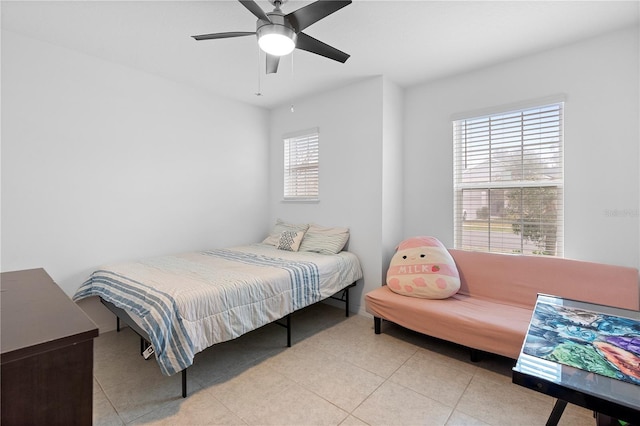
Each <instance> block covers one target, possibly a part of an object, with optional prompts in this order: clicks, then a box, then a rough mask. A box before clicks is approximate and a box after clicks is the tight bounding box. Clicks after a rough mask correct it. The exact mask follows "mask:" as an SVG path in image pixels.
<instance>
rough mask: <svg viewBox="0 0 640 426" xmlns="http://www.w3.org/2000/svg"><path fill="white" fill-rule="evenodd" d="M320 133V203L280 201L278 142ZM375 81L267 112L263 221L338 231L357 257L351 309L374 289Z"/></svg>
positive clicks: (378, 191)
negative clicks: (343, 230) (342, 229)
mask: <svg viewBox="0 0 640 426" xmlns="http://www.w3.org/2000/svg"><path fill="white" fill-rule="evenodd" d="M312 127H319V129H320V189H319V191H320V202H319V203H313V204H305V203H290V202H283V201H282V198H283V195H282V185H283V142H282V136H283V135H284V134H286V133H289V132H294V131H297V130H304V129H308V128H312ZM382 128H383V78H382V77H375V78H371V79H367V80H365V81H363V82H359V83H356V84H353V85H350V86H347V87H343V88H341V89H337V90H333V91H330V92H326V93H323V94H320V95H317V96H314V97H310V98H307V99H305V100H302V101H298V102H296V103H295V112H293V113H292V112H291V111H290V109H289V106H283V107H282V108H277V109H274V110H272V113H271V154H270V155H271V157H270V170H271V171H270V194H269V197H270V216H271V221H272V223H273V222H274V221H275V219H276V218H282V219H284V220H286V221H289V222H296V223H297V222H305V223H307V222H316V223H318V224H320V225H324V226H346V227H348V228H349V229H350V231H351V238H350V241H349V251H352V252H354V253H355V254H356V255H357V256H358V257H359V259H360V261H361V263H362V266H363V269H364V280H363V281H364V285H361V284H360V283H359V285H358V286H357V288H356V289H355V290H352V294H353V296H354V297H353V300H354V303H353V305H352V310H359V309H360V306H361V298H362V295H363V294H364V293H366V292H367V291H369V290H371V289H373V288H376V287H377V286H379V285H380V284H381V273H380V271H381V269H382V263H381V259H382V256H381V241H382V208H381V206H382V144H383V131H382Z"/></svg>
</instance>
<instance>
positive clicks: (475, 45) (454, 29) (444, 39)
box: [1, 0, 640, 108]
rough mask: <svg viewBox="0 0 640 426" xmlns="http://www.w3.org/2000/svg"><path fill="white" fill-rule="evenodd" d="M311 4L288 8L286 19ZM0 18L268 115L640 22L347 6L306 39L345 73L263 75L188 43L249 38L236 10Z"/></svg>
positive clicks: (83, 9) (608, 5) (632, 4)
mask: <svg viewBox="0 0 640 426" xmlns="http://www.w3.org/2000/svg"><path fill="white" fill-rule="evenodd" d="M257 3H258V4H259V5H260V6H261V7H262V9H263V10H265V11H271V10H272V8H273V7H272V6H271V5H270V4H269V3H268V2H267V1H266V0H257ZM309 3H311V2H310V1H297V0H291V1H289V2H288V3H287V4H285V5H284V6H283V11H284V12H285V13H288V12H291V11H293V10H295V9H298V8H300V7H302V6H304V5H307V4H309ZM1 13H2V28H3V29H8V30H10V31H14V32H17V33H20V34H23V35H26V36H30V37H33V38H36V39H40V40H43V41H47V42H50V43H54V44H57V45H61V46H64V47H68V48H70V49H74V50H78V51H81V52H84V53H86V54H88V55H92V56H96V57H99V58H103V59H106V60H108V61H113V62H117V63H120V64H124V65H127V66H129V67H132V68H136V69H139V70H143V71H146V72H149V73H153V74H157V75H160V76H163V77H166V78H168V79H172V80H175V81H178V82H181V83H184V84H188V85H190V86H192V87H195V88H197V89H199V90H205V91H210V92H213V93H215V94H218V95H221V96H224V97H228V98H232V99H237V100H240V101H242V102H247V103H250V104H254V105H257V106H262V107H267V108H271V107H274V106H278V105H282V104H287V103H289V102H292V101H295V100H296V99H297V98H301V97H304V96H306V95H309V94H312V93H316V92H321V91H323V90H328V89H332V88H336V87H341V86H344V85H347V84H349V83H351V82H354V81H356V80H359V79H363V78H366V77H369V76H375V75H385V76H386V77H388V78H389V79H390V80H392V81H394V82H396V83H397V84H399V85H400V86H402V87H407V86H411V85H415V84H418V83H421V82H424V81H428V80H434V79H438V78H441V77H443V76H447V75H452V74H457V73H463V72H467V71H470V70H473V69H477V68H481V67H485V66H488V65H491V64H495V63H499V62H503V61H507V60H510V59H513V58H517V57H520V56H524V55H527V54H531V53H535V52H538V51H542V50H546V49H550V48H553V47H554V46H559V45H563V44H568V43H572V42H574V41H577V40H580V39H583V38H587V37H590V36H595V35H598V34H602V33H606V32H609V31H612V30H615V29H618V28H622V27H627V26H631V25H638V23H639V22H640V12H639V2H638V0H633V1H451V0H449V1H425V0H422V1H397V0H396V1H374V0H355V1H354V2H353V4H351V5H349V6H347V7H345V8H343V9H341V10H339V11H338V12H336V13H334V14H332V15H330V16H328V17H327V18H325V19H323V20H321V21H319V22H317V23H316V24H314V25H312V26H310V27H309V28H307V29H306V30H305V33H307V34H309V35H311V36H312V37H315V38H317V39H319V40H321V41H323V42H325V43H327V44H329V45H332V46H334V47H336V48H338V49H340V50H342V51H345V52H347V53H349V54H350V55H351V58H350V59H349V60H348V61H347V62H346V63H345V64H341V63H339V62H335V61H332V60H329V59H326V58H323V57H321V56H317V55H314V54H311V53H308V52H304V51H299V50H296V51H295V52H294V54H293V55H292V57H293V60H291V57H285V58H283V59H282V60H281V62H280V69H279V71H278V73H277V74H270V75H265V74H264V58H262V62H261V63H260V67H258V48H257V41H256V39H255V38H254V37H240V38H232V39H224V40H207V41H195V40H193V39H192V38H191V37H190V36H191V35H195V34H205V33H213V32H224V31H255V21H256V18H255V17H254V16H253V15H252V14H251V13H250V12H249V11H248V10H247V9H245V8H244V7H243V6H242V5H241V4H240V3H238V2H237V1H235V0H224V1H221V0H217V1H216V0H206V1H188V0H182V1H157V0H156V1H150V0H146V1H43V2H37V1H4V0H3V1H2V3H1ZM259 81H260V91H261V93H262V96H256V94H255V93H256V92H258V82H259Z"/></svg>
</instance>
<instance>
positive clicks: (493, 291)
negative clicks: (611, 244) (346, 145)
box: [449, 249, 640, 310]
mask: <svg viewBox="0 0 640 426" xmlns="http://www.w3.org/2000/svg"><path fill="white" fill-rule="evenodd" d="M449 252H450V253H451V256H453V259H454V260H455V262H456V265H457V267H458V272H459V273H460V280H461V285H460V291H459V293H462V294H466V295H470V296H474V297H479V298H483V299H491V300H495V301H497V302H503V303H505V304H509V305H516V306H523V307H530V308H533V306H534V305H535V302H536V297H537V294H538V293H545V294H550V295H554V296H560V297H564V298H569V299H576V300H582V301H586V302H591V303H599V304H601V305H609V306H616V307H619V308H625V309H633V310H638V309H640V286H639V283H638V270H637V269H636V268H629V267H625V266H614V265H606V264H600V263H592V262H583V261H578V260H569V259H560V258H554V257H543V256H523V255H506V254H495V253H482V252H471V251H464V250H453V249H450V250H449Z"/></svg>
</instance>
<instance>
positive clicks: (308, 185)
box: [284, 129, 320, 201]
mask: <svg viewBox="0 0 640 426" xmlns="http://www.w3.org/2000/svg"><path fill="white" fill-rule="evenodd" d="M319 166H320V163H319V132H318V130H317V129H313V130H310V131H306V132H302V133H300V134H296V135H295V136H290V137H285V138H284V199H285V200H294V201H295V200H297V201H306V200H318V195H319V194H318V179H319V175H318V171H319Z"/></svg>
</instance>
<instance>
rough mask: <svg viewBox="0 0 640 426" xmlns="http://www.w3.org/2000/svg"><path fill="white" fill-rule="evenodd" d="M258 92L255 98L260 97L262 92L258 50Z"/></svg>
mask: <svg viewBox="0 0 640 426" xmlns="http://www.w3.org/2000/svg"><path fill="white" fill-rule="evenodd" d="M257 69H258V91H257V92H256V96H262V90H261V87H260V49H258V67H257Z"/></svg>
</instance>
